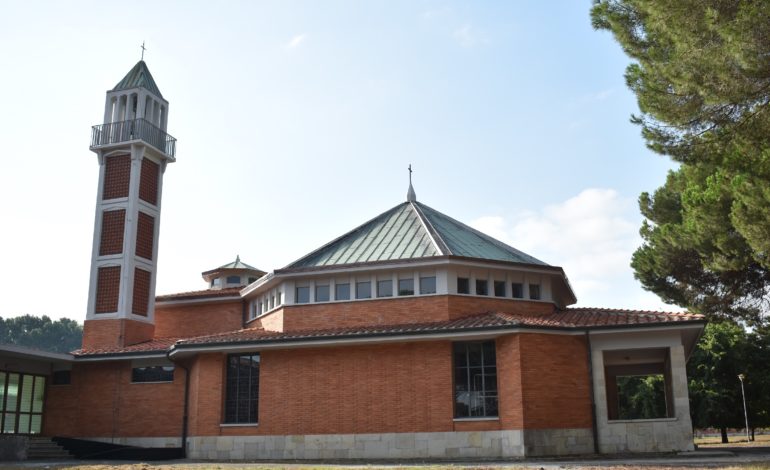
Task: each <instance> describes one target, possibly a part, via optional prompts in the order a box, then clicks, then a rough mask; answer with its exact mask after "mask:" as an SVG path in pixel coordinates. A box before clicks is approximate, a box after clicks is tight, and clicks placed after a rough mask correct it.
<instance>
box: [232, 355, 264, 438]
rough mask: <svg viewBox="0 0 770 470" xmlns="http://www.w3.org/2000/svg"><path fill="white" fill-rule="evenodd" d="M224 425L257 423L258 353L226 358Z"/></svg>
mask: <svg viewBox="0 0 770 470" xmlns="http://www.w3.org/2000/svg"><path fill="white" fill-rule="evenodd" d="M225 383H226V385H225V423H257V422H258V418H259V416H258V414H257V410H258V408H259V353H253V354H231V355H229V356H227V379H226V382H225Z"/></svg>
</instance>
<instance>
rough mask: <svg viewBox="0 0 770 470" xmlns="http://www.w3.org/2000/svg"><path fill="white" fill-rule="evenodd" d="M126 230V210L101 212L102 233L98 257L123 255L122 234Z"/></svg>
mask: <svg viewBox="0 0 770 470" xmlns="http://www.w3.org/2000/svg"><path fill="white" fill-rule="evenodd" d="M125 229H126V210H125V209H118V210H112V211H104V212H102V233H101V238H100V241H99V256H104V255H117V254H120V253H123V232H124V231H125Z"/></svg>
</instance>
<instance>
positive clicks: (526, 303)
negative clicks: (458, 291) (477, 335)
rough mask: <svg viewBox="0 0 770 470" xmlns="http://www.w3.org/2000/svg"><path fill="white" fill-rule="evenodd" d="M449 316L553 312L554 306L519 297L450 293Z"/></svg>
mask: <svg viewBox="0 0 770 470" xmlns="http://www.w3.org/2000/svg"><path fill="white" fill-rule="evenodd" d="M448 297H449V318H462V317H467V316H469V315H475V314H478V313H484V312H508V313H530V314H532V313H534V314H548V313H553V311H554V310H555V309H556V306H555V305H554V304H552V303H550V302H533V301H531V300H521V299H500V298H494V297H489V298H483V297H482V298H479V297H471V296H465V295H450V296H448Z"/></svg>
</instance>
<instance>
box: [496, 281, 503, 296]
mask: <svg viewBox="0 0 770 470" xmlns="http://www.w3.org/2000/svg"><path fill="white" fill-rule="evenodd" d="M495 297H505V281H495Z"/></svg>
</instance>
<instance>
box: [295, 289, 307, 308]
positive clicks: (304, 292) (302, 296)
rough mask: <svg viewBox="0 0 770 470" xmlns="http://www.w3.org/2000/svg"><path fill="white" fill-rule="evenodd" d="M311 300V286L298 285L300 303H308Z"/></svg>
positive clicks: (298, 300)
mask: <svg viewBox="0 0 770 470" xmlns="http://www.w3.org/2000/svg"><path fill="white" fill-rule="evenodd" d="M308 302H310V287H297V300H296V303H298V304H306V303H308Z"/></svg>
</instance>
